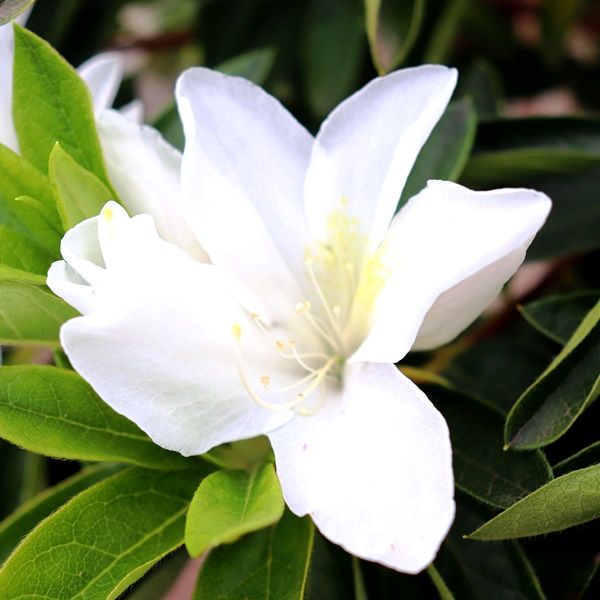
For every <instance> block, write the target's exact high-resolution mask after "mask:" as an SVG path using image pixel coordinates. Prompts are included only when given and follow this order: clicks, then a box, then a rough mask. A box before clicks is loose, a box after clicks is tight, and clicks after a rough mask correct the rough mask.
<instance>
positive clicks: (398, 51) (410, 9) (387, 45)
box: [365, 0, 425, 75]
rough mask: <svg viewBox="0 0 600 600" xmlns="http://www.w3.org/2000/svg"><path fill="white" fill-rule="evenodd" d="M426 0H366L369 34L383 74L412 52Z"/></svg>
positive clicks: (379, 69)
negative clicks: (398, 0)
mask: <svg viewBox="0 0 600 600" xmlns="http://www.w3.org/2000/svg"><path fill="white" fill-rule="evenodd" d="M424 6H425V0H403V1H402V2H397V1H396V0H365V17H366V28H367V37H368V39H369V46H370V49H371V58H372V59H373V64H374V65H375V68H376V69H377V71H378V72H379V74H380V75H383V74H385V73H388V72H389V71H391V70H393V69H395V68H396V67H397V66H398V65H399V64H400V63H401V62H402V61H403V60H404V59H405V58H406V56H407V54H408V53H409V52H410V50H411V48H412V46H413V44H414V42H415V40H416V38H417V35H418V33H419V30H420V28H421V22H422V20H423V12H424Z"/></svg>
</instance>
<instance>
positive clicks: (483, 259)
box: [352, 181, 551, 362]
mask: <svg viewBox="0 0 600 600" xmlns="http://www.w3.org/2000/svg"><path fill="white" fill-rule="evenodd" d="M550 206H551V202H550V200H549V198H548V197H547V196H545V195H544V194H542V193H540V192H536V191H534V190H527V189H501V190H493V191H489V192H473V191H471V190H468V189H466V188H464V187H462V186H460V185H457V184H454V183H449V182H444V181H430V182H429V183H428V185H427V187H426V188H425V189H424V190H423V191H422V192H420V193H419V194H418V195H417V196H415V197H414V198H412V199H411V200H410V201H409V202H408V204H407V205H406V206H405V207H404V208H403V209H402V210H401V211H400V212H399V213H398V215H397V216H396V217H395V219H394V222H393V223H392V226H391V227H390V230H389V233H388V237H387V238H386V240H385V241H384V244H385V248H386V250H385V256H387V260H388V261H389V264H390V268H391V269H392V270H393V274H392V275H391V277H390V279H389V281H388V283H387V284H386V286H385V288H384V289H383V291H382V292H381V295H380V298H379V299H378V304H377V307H376V313H375V322H374V325H373V328H372V330H371V332H370V334H369V336H368V337H367V339H366V340H365V342H364V343H363V345H362V346H361V347H360V348H359V349H358V351H357V352H356V354H355V355H354V357H352V360H355V361H362V360H368V361H375V362H397V361H399V360H400V359H401V358H402V357H403V356H404V355H405V354H406V352H408V350H409V349H410V348H411V346H413V343H414V344H415V346H414V347H415V349H425V348H432V347H435V346H437V345H439V344H442V343H445V342H448V341H450V340H451V339H452V338H454V337H455V336H456V335H458V334H459V333H460V332H461V331H462V330H463V329H464V328H465V327H466V326H467V325H468V324H469V323H471V322H472V321H473V320H474V319H476V318H477V316H478V315H479V314H480V313H481V311H482V310H483V309H484V308H485V307H486V306H487V305H488V304H489V303H490V302H491V301H492V300H493V299H494V298H495V297H496V295H497V294H498V292H499V291H500V289H501V287H502V285H503V284H504V283H505V282H506V281H507V280H508V278H509V277H510V276H511V275H512V274H513V273H514V272H515V271H516V269H517V268H518V266H519V265H520V264H521V262H522V261H523V258H524V256H525V251H526V250H527V248H528V246H529V244H530V243H531V241H532V240H533V237H534V236H535V234H536V233H537V232H538V231H539V229H540V228H541V226H542V225H543V224H544V221H545V220H546V217H547V216H548V212H549V210H550ZM426 315H427V316H426ZM424 319H425V320H424ZM417 334H419V338H418V339H417ZM415 339H417V341H416V343H415Z"/></svg>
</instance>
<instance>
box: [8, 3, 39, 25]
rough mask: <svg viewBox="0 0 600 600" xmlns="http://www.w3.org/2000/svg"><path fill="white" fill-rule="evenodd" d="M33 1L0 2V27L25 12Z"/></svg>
mask: <svg viewBox="0 0 600 600" xmlns="http://www.w3.org/2000/svg"><path fill="white" fill-rule="evenodd" d="M33 3H34V0H2V1H1V2H0V26H2V25H6V23H9V22H10V21H12V20H13V19H15V18H16V17H18V16H19V15H20V14H21V13H22V12H24V11H26V10H27V9H28V8H29V7H30V6H31V5H32V4H33Z"/></svg>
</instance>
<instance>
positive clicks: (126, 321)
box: [48, 204, 291, 455]
mask: <svg viewBox="0 0 600 600" xmlns="http://www.w3.org/2000/svg"><path fill="white" fill-rule="evenodd" d="M107 209H108V212H107ZM89 223H96V224H97V225H98V229H99V231H98V235H97V236H96V238H95V239H97V240H99V242H100V245H101V252H102V260H101V261H98V262H101V264H100V265H97V266H98V267H99V268H101V267H102V265H103V264H104V265H105V266H106V271H105V276H104V277H103V278H101V279H98V280H96V281H97V285H95V286H93V287H92V288H91V289H92V290H93V291H92V292H91V295H92V296H94V299H93V300H92V301H90V302H88V303H87V304H86V300H90V298H89V295H88V297H87V298H84V297H83V295H82V293H80V292H81V290H80V291H79V292H76V291H74V288H73V286H74V285H81V284H82V280H81V278H80V279H79V280H77V279H75V278H74V277H73V275H72V273H67V274H66V275H65V280H64V282H62V283H61V282H60V280H59V278H60V276H61V272H63V273H64V271H66V269H65V268H64V267H62V266H60V263H58V265H57V266H56V267H54V268H53V273H52V275H53V277H52V280H49V282H48V283H49V285H50V286H51V287H52V289H53V290H54V291H55V292H56V293H58V294H59V295H61V296H63V297H64V298H65V299H66V300H67V301H71V302H72V301H73V297H74V295H75V296H77V297H76V298H75V300H76V301H77V302H79V303H83V304H84V305H85V307H86V308H88V309H89V310H90V312H88V313H87V314H86V315H85V316H83V317H78V318H75V319H72V320H70V321H68V322H67V323H66V324H65V325H63V327H62V330H61V341H62V344H63V347H64V348H65V351H66V353H67V355H68V356H69V359H70V360H71V362H72V364H73V366H74V367H75V369H76V370H77V371H78V372H79V373H80V374H81V375H82V376H83V377H84V378H85V379H86V380H87V381H88V382H89V383H90V384H91V385H92V386H93V387H94V389H95V390H96V391H97V392H98V393H99V394H100V396H101V397H102V398H103V399H104V400H105V401H106V402H107V403H108V404H109V405H110V406H112V407H113V408H114V409H115V410H116V411H117V412H119V413H121V414H123V415H125V416H126V417H128V418H129V419H131V420H132V421H134V422H135V423H137V424H138V425H139V426H140V427H141V428H142V429H143V430H144V431H146V432H147V433H148V435H150V437H151V438H152V439H153V440H154V441H155V442H156V443H157V444H159V445H160V446H163V447H165V448H169V449H171V450H176V451H178V452H181V453H182V454H184V455H192V454H199V453H202V452H205V451H206V450H208V449H210V448H211V447H213V446H215V445H217V444H221V443H223V442H228V441H232V440H237V439H243V438H248V437H253V436H256V435H259V434H262V433H265V432H268V431H270V430H271V429H273V428H274V427H277V426H278V425H280V424H282V423H284V422H285V421H286V420H288V419H289V418H290V416H291V413H290V412H289V411H287V412H283V411H279V412H277V411H269V410H265V409H263V408H259V407H258V406H257V405H256V404H254V402H253V401H252V400H251V399H250V398H249V396H248V394H247V393H246V391H245V390H244V389H243V387H242V386H241V384H240V379H239V376H238V373H237V370H236V361H235V342H234V338H233V336H232V333H231V331H232V329H231V328H232V323H235V322H238V321H239V320H240V319H242V318H243V315H240V313H239V310H238V308H237V305H236V304H235V303H234V302H233V301H232V300H231V296H230V294H229V293H228V291H227V290H226V288H225V286H224V285H223V284H222V280H221V278H220V276H219V274H218V272H217V270H216V269H215V267H214V266H213V265H208V264H203V263H199V262H197V261H195V260H193V259H191V258H189V257H188V256H187V255H186V254H185V253H184V252H182V251H181V250H179V248H177V247H176V246H173V245H171V244H168V243H166V242H164V241H163V240H161V239H160V238H159V237H158V235H157V233H156V230H155V229H154V227H153V223H152V219H151V218H150V217H149V216H147V215H140V216H137V217H133V218H132V219H129V218H128V217H127V216H126V215H125V214H124V212H123V211H122V209H120V208H119V207H118V206H117V205H115V204H112V205H109V206H108V207H105V209H103V213H102V216H101V217H98V218H95V219H91V220H89V221H87V222H85V224H80V225H77V226H76V228H75V229H76V230H77V229H78V228H85V227H87V226H89ZM81 246H82V247H83V248H84V249H85V248H86V245H85V244H81ZM84 254H85V252H84ZM96 256H97V253H96ZM92 258H93V257H92V256H91V253H89V252H87V255H86V256H82V257H80V259H81V261H85V260H88V259H92ZM71 260H72V257H71ZM90 262H91V261H90ZM79 264H80V263H79ZM75 270H76V269H75ZM252 358H253V357H249V358H248V362H249V363H251V362H252ZM263 364H264V363H263Z"/></svg>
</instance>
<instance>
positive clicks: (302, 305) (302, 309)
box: [296, 300, 340, 352]
mask: <svg viewBox="0 0 600 600" xmlns="http://www.w3.org/2000/svg"><path fill="white" fill-rule="evenodd" d="M307 306H308V308H307ZM296 310H297V311H298V312H299V313H300V314H302V315H304V316H305V317H306V318H307V319H308V322H309V323H310V324H311V325H312V326H313V327H314V328H315V330H316V331H317V333H318V334H319V335H320V336H321V337H322V338H323V339H324V340H326V341H327V342H329V343H330V344H331V346H332V347H333V348H334V350H335V351H336V352H340V346H339V344H338V342H337V341H336V340H334V339H333V338H332V337H331V336H330V335H329V334H328V333H327V332H326V331H325V329H323V327H321V325H319V323H318V322H317V320H316V319H315V318H314V317H313V316H312V314H311V313H310V302H309V301H308V300H305V301H304V302H298V304H296Z"/></svg>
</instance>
